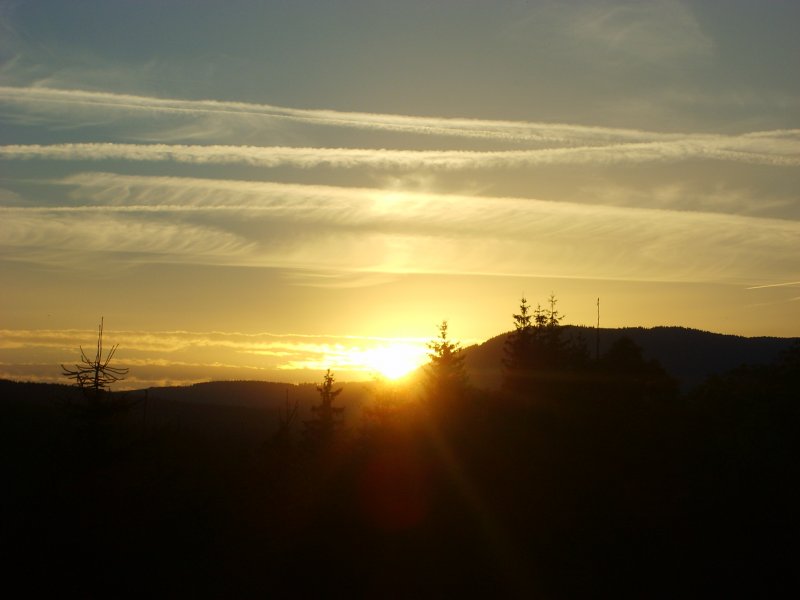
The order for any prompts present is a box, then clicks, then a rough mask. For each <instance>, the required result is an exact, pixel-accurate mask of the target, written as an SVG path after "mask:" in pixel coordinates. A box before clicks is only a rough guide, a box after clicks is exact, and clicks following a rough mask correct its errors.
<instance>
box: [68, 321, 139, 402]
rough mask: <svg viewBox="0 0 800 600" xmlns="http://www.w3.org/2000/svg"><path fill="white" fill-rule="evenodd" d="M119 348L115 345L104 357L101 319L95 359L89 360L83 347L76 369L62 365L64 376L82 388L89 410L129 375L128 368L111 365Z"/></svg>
mask: <svg viewBox="0 0 800 600" xmlns="http://www.w3.org/2000/svg"><path fill="white" fill-rule="evenodd" d="M118 346H119V344H114V345H113V346H112V347H111V350H109V351H108V353H107V354H106V355H105V357H104V356H103V318H102V317H101V318H100V326H99V328H98V332H97V349H96V352H95V356H94V358H89V356H88V355H87V354H86V352H85V351H84V349H83V346H81V347H80V350H81V362H80V364H76V365H74V368H68V367H66V366H65V365H63V364H62V365H61V371H62V374H63V375H64V376H65V377H68V378H69V379H74V380H75V385H76V386H78V387H79V388H80V390H81V392H82V393H83V396H84V398H85V399H86V400H87V402H88V404H89V406H88V407H87V408H92V407H94V406H95V405H97V404H98V403H99V402H100V401H101V400H102V399H103V398H104V397H105V396H107V395H108V394H109V393H110V391H111V384H113V383H116V382H117V381H121V380H123V379H125V376H126V375H127V374H128V369H127V368H120V367H112V366H111V365H110V363H111V359H112V358H114V353H115V352H116V350H117V347H118Z"/></svg>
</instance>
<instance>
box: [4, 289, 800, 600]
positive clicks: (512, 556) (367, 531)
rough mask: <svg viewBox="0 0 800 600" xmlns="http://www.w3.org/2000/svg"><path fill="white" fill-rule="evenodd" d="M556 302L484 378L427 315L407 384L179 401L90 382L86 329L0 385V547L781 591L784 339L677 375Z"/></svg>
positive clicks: (52, 581)
mask: <svg viewBox="0 0 800 600" xmlns="http://www.w3.org/2000/svg"><path fill="white" fill-rule="evenodd" d="M563 320H564V318H563V316H562V315H561V314H560V313H559V311H558V309H557V301H556V299H555V297H554V296H551V297H550V298H549V299H548V301H547V302H546V304H545V307H544V308H542V307H541V306H539V305H537V306H536V307H532V306H531V305H529V304H528V301H527V299H525V298H523V299H522V301H521V302H520V305H519V308H518V310H517V311H516V312H515V313H514V314H513V315H512V318H511V324H512V325H513V327H514V329H513V330H512V331H510V332H509V333H507V334H504V335H503V336H502V338H501V339H500V340H499V341H498V344H499V343H502V353H501V354H502V356H496V354H495V356H496V358H497V361H496V362H497V364H496V369H497V373H499V385H495V386H484V385H481V384H480V383H479V382H478V381H479V379H480V378H476V377H473V373H478V372H480V369H479V368H477V367H475V368H474V369H473V368H472V367H471V366H470V360H469V359H470V356H471V355H470V352H469V351H468V349H464V348H462V347H461V345H460V344H459V343H458V342H456V341H453V338H452V337H451V335H452V329H451V324H450V323H448V322H446V321H444V322H442V323H441V324H440V325H439V326H438V327H437V334H436V336H435V337H434V338H433V339H432V340H431V342H430V343H429V344H428V351H429V355H428V356H429V362H428V364H427V365H426V366H425V367H424V368H423V369H422V370H421V372H420V373H418V374H417V377H416V379H411V380H409V381H406V382H403V383H393V382H389V381H381V380H375V381H373V382H370V383H366V384H354V383H347V382H344V383H339V382H337V381H336V377H335V372H334V371H332V370H328V371H327V372H326V373H324V374H321V376H320V382H319V383H318V384H309V385H305V386H295V385H287V384H279V383H265V382H214V383H209V384H203V385H200V386H195V388H194V391H193V393H196V394H197V395H196V396H194V400H193V401H187V397H185V396H184V394H186V393H188V391H187V390H185V389H169V388H162V389H158V388H154V389H151V390H147V391H135V392H127V393H124V394H123V393H119V394H118V393H110V392H109V391H108V389H107V388H108V387H110V385H111V384H112V383H113V379H109V380H107V381H106V383H107V385H100V383H98V382H102V381H103V380H102V375H103V372H104V368H105V367H107V368H109V369H114V368H116V367H115V366H114V365H113V361H112V360H111V359H113V348H112V351H111V353H110V355H108V356H107V358H108V360H106V357H104V355H103V353H102V345H101V339H102V335H103V331H102V324H101V328H100V332H99V333H100V335H99V337H98V351H97V357H96V359H94V360H93V359H92V358H91V357H87V356H86V355H85V354H83V351H82V350H81V353H82V357H83V358H84V359H86V360H85V361H84V362H85V363H86V364H88V365H89V367H90V370H91V369H94V371H91V373H90V375H91V376H90V377H88V378H86V377H83V378H82V376H81V375H79V373H81V372H82V371H80V370H79V368H80V366H79V365H76V367H75V368H74V369H72V368H67V367H63V369H64V373H65V375H67V376H69V377H71V378H73V379H75V383H76V384H77V385H69V386H68V385H59V386H56V385H43V384H32V383H21V382H10V381H0V390H2V397H3V400H2V405H1V408H2V414H3V418H2V420H0V423H2V425H0V427H2V431H0V434H2V435H0V440H2V441H0V443H2V452H1V453H0V455H2V459H0V460H2V469H3V473H4V479H5V485H4V487H5V490H6V491H5V493H4V494H3V507H2V508H3V511H2V514H3V517H2V520H3V522H2V528H3V529H2V530H3V540H4V543H3V546H4V553H5V556H4V557H3V564H4V565H5V566H6V567H7V568H8V572H10V573H12V578H14V579H18V580H19V581H21V582H23V583H24V584H25V586H26V587H25V589H26V590H27V591H29V592H31V593H32V592H33V591H43V590H45V589H49V590H51V591H56V592H58V593H74V594H78V595H81V596H83V597H100V596H102V597H107V596H124V595H142V594H146V595H148V596H203V597H205V596H216V597H220V596H225V597H249V596H265V595H269V594H272V595H274V594H278V593H281V594H283V593H294V594H301V595H322V594H330V595H336V596H348V597H430V596H437V597H442V596H447V597H450V596H458V595H465V596H470V597H472V596H476V595H484V594H485V595H491V596H492V597H525V598H537V597H543V598H572V597H620V596H630V597H670V598H672V597H676V596H678V595H680V596H687V595H688V596H709V595H714V596H719V595H729V594H733V593H736V594H737V595H741V594H743V593H753V594H758V595H759V596H779V595H780V596H783V595H785V594H787V593H788V592H790V590H791V589H793V587H794V586H795V585H796V583H797V581H796V578H797V575H796V571H797V570H796V565H795V564H794V563H795V561H794V558H793V556H792V553H791V552H787V551H786V549H787V548H790V547H792V545H793V544H794V539H795V535H794V534H795V533H796V522H797V516H798V514H797V513H798V508H797V507H798V506H800V504H798V500H800V498H799V497H798V493H797V492H796V490H795V489H794V488H795V486H794V485H793V484H794V482H796V481H797V480H798V475H800V473H798V470H799V469H798V461H797V457H798V456H799V454H798V436H797V434H796V432H797V425H798V417H799V416H800V414H798V413H799V412H800V411H799V410H798V398H800V343H798V341H797V340H795V341H794V343H793V344H790V342H791V340H786V344H785V348H784V350H783V352H782V353H781V354H780V355H779V356H778V357H777V358H776V359H775V360H772V361H770V362H761V363H758V364H749V365H742V366H739V367H737V368H734V369H732V370H728V371H726V372H723V373H719V374H717V375H714V376H712V377H707V378H705V379H704V380H703V381H702V382H700V383H698V384H696V385H692V386H691V387H688V388H687V386H686V385H683V384H684V383H685V382H681V381H678V380H677V379H676V378H675V377H674V376H672V375H671V374H670V373H669V372H668V371H667V370H666V369H665V368H664V367H663V366H662V365H661V364H660V362H659V361H657V360H655V359H653V358H649V357H647V356H646V354H645V352H644V351H643V349H642V347H641V346H640V345H639V344H637V343H636V342H635V341H634V340H633V339H632V338H631V337H629V336H624V335H620V336H616V337H614V339H611V338H609V339H608V340H607V343H605V344H604V345H603V347H602V352H601V351H600V348H601V345H600V338H599V337H597V340H595V339H592V336H594V335H597V336H599V335H600V331H599V330H593V329H591V328H584V329H581V328H574V327H569V326H566V325H564V324H563V323H562V321H563ZM595 341H597V345H595ZM686 352H691V349H688V348H687V349H686ZM472 356H477V353H475V354H474V355H472ZM700 359H701V360H702V357H700ZM708 360H709V361H713V360H714V357H713V356H709V357H708ZM475 365H477V363H475ZM473 366H474V365H473ZM125 374H126V373H125V372H123V371H122V370H119V369H118V370H117V371H109V375H110V376H112V377H117V378H121V377H124V376H125ZM481 381H482V380H481ZM100 390H102V393H101V391H100ZM201 394H205V395H206V396H205V398H206V400H202V399H201V396H200V395H201ZM115 397H116V399H114V398H115ZM267 399H269V401H267ZM102 402H110V403H114V404H113V406H114V407H115V409H114V410H99V409H96V406H97V405H98V403H102ZM76 406H82V407H84V409H85V410H75V409H74V408H75V407H76ZM65 407H66V408H65Z"/></svg>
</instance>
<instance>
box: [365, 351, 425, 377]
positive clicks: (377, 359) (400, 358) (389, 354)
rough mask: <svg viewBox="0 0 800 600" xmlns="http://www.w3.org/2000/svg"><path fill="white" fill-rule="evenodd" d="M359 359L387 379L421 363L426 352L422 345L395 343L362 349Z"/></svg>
mask: <svg viewBox="0 0 800 600" xmlns="http://www.w3.org/2000/svg"><path fill="white" fill-rule="evenodd" d="M361 360H362V362H363V364H364V366H365V367H367V369H369V370H371V371H375V372H377V373H378V374H380V375H382V376H383V377H386V378H387V379H398V378H400V377H402V376H403V375H407V374H408V373H410V372H411V371H413V370H414V369H416V368H417V367H419V366H420V365H422V364H423V363H424V362H425V360H426V354H425V348H424V347H420V346H417V345H413V344H403V343H397V344H391V345H388V346H378V347H376V348H370V349H368V350H364V352H363V354H362V356H361Z"/></svg>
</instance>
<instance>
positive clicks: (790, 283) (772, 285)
mask: <svg viewBox="0 0 800 600" xmlns="http://www.w3.org/2000/svg"><path fill="white" fill-rule="evenodd" d="M797 286H800V281H788V282H786V283H768V284H765V285H751V286H750V287H748V288H747V289H748V290H763V289H765V288H779V287H797Z"/></svg>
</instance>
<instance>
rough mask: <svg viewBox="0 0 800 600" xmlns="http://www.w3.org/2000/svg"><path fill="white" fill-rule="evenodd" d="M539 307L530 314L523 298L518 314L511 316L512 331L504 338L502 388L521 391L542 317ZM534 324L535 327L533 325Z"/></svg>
mask: <svg viewBox="0 0 800 600" xmlns="http://www.w3.org/2000/svg"><path fill="white" fill-rule="evenodd" d="M543 315H544V314H543V312H542V311H541V307H538V308H537V311H536V312H534V314H533V315H532V314H531V311H530V305H529V304H528V300H527V299H526V298H525V296H523V297H522V300H521V301H520V305H519V313H516V314H513V315H512V316H513V318H514V331H512V332H511V334H510V335H509V336H508V337H507V338H506V342H505V347H504V348H503V350H504V352H505V357H504V358H503V367H504V379H503V387H505V388H506V389H508V390H516V391H521V389H522V388H524V386H525V382H526V379H527V378H528V375H529V373H530V370H531V369H532V367H533V353H534V344H535V342H536V338H535V334H536V331H537V329H538V327H539V323H540V321H541V317H543ZM534 323H536V325H534Z"/></svg>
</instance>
